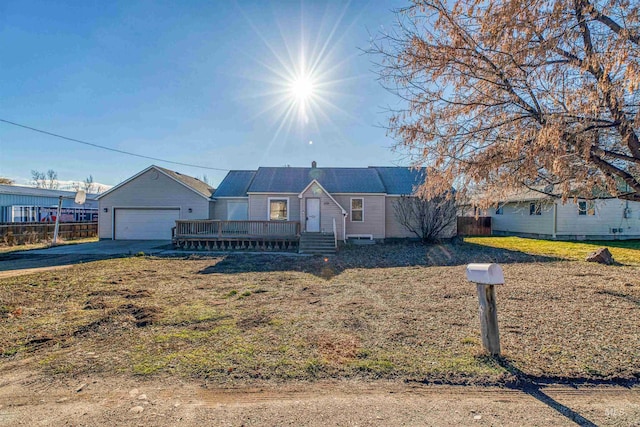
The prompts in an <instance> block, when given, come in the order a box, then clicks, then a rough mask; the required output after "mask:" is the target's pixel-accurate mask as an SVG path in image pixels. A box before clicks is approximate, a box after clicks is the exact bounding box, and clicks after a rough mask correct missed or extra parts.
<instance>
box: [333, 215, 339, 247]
mask: <svg viewBox="0 0 640 427" xmlns="http://www.w3.org/2000/svg"><path fill="white" fill-rule="evenodd" d="M333 247H334V248H337V247H338V230H337V228H336V217H335V216H334V217H333Z"/></svg>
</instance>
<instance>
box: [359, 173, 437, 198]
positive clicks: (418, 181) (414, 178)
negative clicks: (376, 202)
mask: <svg viewBox="0 0 640 427" xmlns="http://www.w3.org/2000/svg"><path fill="white" fill-rule="evenodd" d="M370 167H371V168H372V169H375V170H376V171H377V172H378V174H379V175H380V179H381V180H382V183H383V184H384V187H385V188H386V190H387V191H386V193H387V194H394V195H403V194H413V192H414V191H415V189H416V187H418V186H420V185H422V184H424V182H425V180H426V177H427V173H426V171H425V169H424V168H419V169H415V168H403V167H393V166H370Z"/></svg>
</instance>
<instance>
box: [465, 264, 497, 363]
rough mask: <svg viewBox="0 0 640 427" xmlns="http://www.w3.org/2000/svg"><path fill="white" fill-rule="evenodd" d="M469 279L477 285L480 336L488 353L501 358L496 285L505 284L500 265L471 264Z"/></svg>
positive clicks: (468, 272) (468, 267) (468, 271)
mask: <svg viewBox="0 0 640 427" xmlns="http://www.w3.org/2000/svg"><path fill="white" fill-rule="evenodd" d="M467 279H468V280H469V281H470V282H473V283H475V284H476V289H477V291H478V302H479V306H480V335H481V336H482V345H483V347H484V349H485V351H486V352H487V353H489V354H490V355H492V356H500V332H499V331H498V308H497V305H496V291H495V285H503V284H504V274H503V273H502V268H500V266H499V265H498V264H469V265H468V266H467Z"/></svg>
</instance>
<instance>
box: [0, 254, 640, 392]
mask: <svg viewBox="0 0 640 427" xmlns="http://www.w3.org/2000/svg"><path fill="white" fill-rule="evenodd" d="M470 261H496V262H500V263H503V268H504V271H505V277H506V281H507V284H506V285H504V286H501V287H499V289H498V291H497V294H498V295H497V298H498V310H499V312H498V315H499V322H500V328H501V338H502V348H503V353H504V359H503V360H495V359H492V358H488V357H485V356H483V354H482V348H481V344H480V340H479V325H478V307H477V297H476V295H475V286H474V285H472V284H470V283H468V282H467V281H466V280H465V271H464V265H465V264H466V263H467V262H470ZM639 272H640V269H639V268H638V267H635V266H601V265H596V264H590V263H585V262H578V261H557V260H552V259H546V258H542V257H533V256H530V255H525V254H521V253H518V252H516V251H506V250H502V249H495V248H482V247H479V246H476V245H469V244H457V245H440V246H432V247H429V248H425V247H422V246H419V245H385V246H376V247H366V248H360V247H357V248H352V249H347V250H344V251H342V252H341V254H340V255H338V256H336V257H331V258H329V259H324V258H322V257H283V256H274V255H247V254H243V255H229V256H220V257H203V256H190V257H186V258H150V257H131V258H121V259H111V260H103V261H95V262H88V263H84V264H79V265H76V266H74V267H71V268H69V269H65V270H56V271H49V272H41V273H38V274H31V275H23V276H18V277H9V278H4V279H0V355H1V356H0V367H1V366H3V365H4V369H5V370H6V369H12V366H17V365H18V363H16V362H19V365H20V366H21V367H25V366H26V367H29V368H31V369H37V370H39V371H40V372H42V373H43V374H45V375H50V376H67V377H68V376H79V375H83V374H89V373H96V374H101V375H111V374H116V375H125V376H147V377H148V376H177V377H190V378H197V379H203V380H204V381H205V382H207V383H212V384H218V385H229V384H239V385H240V384H249V383H252V382H258V381H272V382H283V381H290V380H315V379H348V378H363V379H374V378H375V379H380V378H384V379H398V380H404V381H419V382H427V383H452V384H466V383H475V384H504V383H505V382H509V381H513V380H514V379H515V376H517V375H527V376H529V377H530V378H536V379H537V380H539V381H549V382H558V381H564V380H571V381H576V382H582V381H586V382H614V383H615V382H626V383H632V384H634V383H637V380H638V378H640V334H639V333H638V329H637V328H638V325H639V324H640V274H639Z"/></svg>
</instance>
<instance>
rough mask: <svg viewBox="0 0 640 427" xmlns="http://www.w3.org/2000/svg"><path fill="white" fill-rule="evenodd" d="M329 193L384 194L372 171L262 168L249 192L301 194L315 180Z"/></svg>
mask: <svg viewBox="0 0 640 427" xmlns="http://www.w3.org/2000/svg"><path fill="white" fill-rule="evenodd" d="M314 179H315V180H317V181H318V182H319V183H320V185H322V186H323V187H324V189H325V190H327V191H328V192H329V193H385V192H386V191H385V187H384V185H383V184H382V181H381V180H380V176H379V175H378V173H377V172H376V170H375V169H372V168H292V167H283V168H259V169H258V171H257V172H256V176H255V177H254V179H253V182H252V183H251V185H250V186H249V190H248V191H249V192H250V193H300V192H301V191H302V190H304V189H305V187H306V186H307V185H309V183H310V182H311V181H313V180H314Z"/></svg>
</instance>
